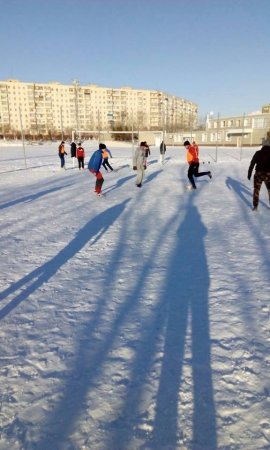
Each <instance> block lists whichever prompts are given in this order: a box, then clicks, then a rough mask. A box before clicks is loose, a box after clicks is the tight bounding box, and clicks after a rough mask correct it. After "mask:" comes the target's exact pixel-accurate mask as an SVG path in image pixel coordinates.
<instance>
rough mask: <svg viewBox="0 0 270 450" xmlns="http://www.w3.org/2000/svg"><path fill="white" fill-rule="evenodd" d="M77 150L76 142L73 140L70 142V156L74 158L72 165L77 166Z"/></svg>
mask: <svg viewBox="0 0 270 450" xmlns="http://www.w3.org/2000/svg"><path fill="white" fill-rule="evenodd" d="M76 150H77V146H76V143H75V142H71V144H70V156H71V158H72V167H74V166H75V158H76Z"/></svg>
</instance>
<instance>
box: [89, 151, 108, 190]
mask: <svg viewBox="0 0 270 450" xmlns="http://www.w3.org/2000/svg"><path fill="white" fill-rule="evenodd" d="M105 148H106V146H105V144H99V148H98V150H96V151H95V152H94V153H93V155H92V156H91V158H90V160H89V163H88V169H89V172H91V173H92V174H93V175H95V177H96V186H95V192H96V193H97V195H102V192H101V188H102V185H103V182H104V178H103V176H102V173H101V172H100V167H101V164H102V159H103V155H102V151H103V150H105Z"/></svg>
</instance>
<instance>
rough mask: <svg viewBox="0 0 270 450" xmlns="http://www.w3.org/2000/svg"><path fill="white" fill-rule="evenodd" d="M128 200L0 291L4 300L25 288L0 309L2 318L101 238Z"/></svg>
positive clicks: (91, 221)
mask: <svg viewBox="0 0 270 450" xmlns="http://www.w3.org/2000/svg"><path fill="white" fill-rule="evenodd" d="M128 201H129V199H128V200H125V201H124V202H122V203H121V204H119V205H116V206H113V207H111V208H109V209H108V210H106V211H104V212H103V213H101V214H99V215H98V216H96V217H95V218H94V219H92V220H90V222H88V223H87V224H86V225H85V226H84V227H83V228H82V229H81V230H80V231H79V232H78V234H77V235H76V237H75V238H74V239H72V241H71V242H70V243H69V244H68V245H67V246H66V247H64V248H63V249H62V250H61V251H60V252H59V253H58V254H57V255H56V256H54V257H53V258H52V259H51V260H50V261H48V262H46V263H45V264H43V265H42V266H41V267H39V268H38V269H35V270H33V271H32V272H31V273H30V274H28V275H26V276H25V277H23V278H22V279H21V280H19V281H17V282H16V283H14V284H12V285H11V286H10V287H9V288H7V289H5V290H4V291H2V292H1V293H0V301H2V300H4V299H5V298H6V297H7V296H9V295H12V294H15V292H16V291H17V290H21V289H23V290H22V291H21V292H19V293H18V294H17V295H16V296H15V297H14V298H13V299H12V300H11V301H10V302H9V303H8V304H7V305H6V306H5V307H4V308H2V310H1V311H0V319H3V318H4V317H5V316H7V315H8V314H9V313H10V312H11V311H12V310H13V309H14V308H16V307H17V306H18V305H19V304H20V303H21V302H22V301H24V300H27V298H28V297H29V295H31V294H32V293H33V292H35V291H36V290H37V289H38V288H40V286H42V284H43V283H46V282H47V281H48V280H49V279H50V278H51V277H52V276H53V275H55V273H56V272H57V270H59V269H60V268H61V267H62V266H63V265H64V264H65V263H66V262H67V261H68V260H69V259H70V258H72V257H73V256H74V255H75V254H76V253H77V252H79V251H80V250H81V249H82V248H83V247H84V246H85V244H87V242H88V241H89V240H90V239H91V238H92V237H93V236H97V237H96V240H95V242H96V241H97V240H98V239H100V237H101V236H102V234H103V233H105V232H106V230H107V229H108V228H109V227H110V226H111V225H112V224H113V223H114V222H115V220H116V219H117V218H118V217H119V216H120V214H121V213H122V212H123V210H124V208H125V206H126V204H127V203H128Z"/></svg>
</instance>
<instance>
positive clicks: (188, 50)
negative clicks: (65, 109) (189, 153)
mask: <svg viewBox="0 0 270 450" xmlns="http://www.w3.org/2000/svg"><path fill="white" fill-rule="evenodd" d="M0 14H1V26H0V80H6V79H8V78H15V79H19V80H21V81H36V82H48V81H52V80H57V81H59V82H61V83H64V84H71V83H72V80H73V79H75V78H76V79H78V80H79V82H80V83H81V84H86V83H95V84H99V85H101V86H110V87H121V86H132V87H134V88H145V89H160V90H162V91H166V92H168V93H169V94H174V95H177V96H180V97H184V98H186V99H189V100H192V101H194V102H195V103H197V104H198V106H199V115H200V116H204V115H205V114H206V113H207V112H210V111H213V112H214V113H215V114H217V113H220V114H221V115H223V116H224V115H234V114H235V115H237V114H242V113H249V112H253V111H256V110H259V109H260V108H261V105H263V104H267V103H268V102H270V89H269V88H270V57H269V56H270V55H269V53H270V29H269V24H270V23H269V22H270V0H0Z"/></svg>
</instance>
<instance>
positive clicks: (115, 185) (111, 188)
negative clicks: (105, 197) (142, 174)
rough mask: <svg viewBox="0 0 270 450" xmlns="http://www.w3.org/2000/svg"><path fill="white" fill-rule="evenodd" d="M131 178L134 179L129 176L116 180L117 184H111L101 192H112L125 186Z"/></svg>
mask: <svg viewBox="0 0 270 450" xmlns="http://www.w3.org/2000/svg"><path fill="white" fill-rule="evenodd" d="M131 178H134V175H129V176H127V177H124V178H120V180H117V182H116V183H115V184H113V185H112V186H109V187H107V188H105V189H103V192H104V193H108V192H112V191H114V190H115V189H118V188H120V187H121V186H122V185H123V184H125V183H126V182H127V181H128V180H130V179H131Z"/></svg>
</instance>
